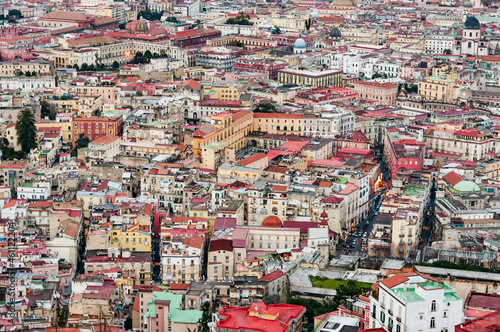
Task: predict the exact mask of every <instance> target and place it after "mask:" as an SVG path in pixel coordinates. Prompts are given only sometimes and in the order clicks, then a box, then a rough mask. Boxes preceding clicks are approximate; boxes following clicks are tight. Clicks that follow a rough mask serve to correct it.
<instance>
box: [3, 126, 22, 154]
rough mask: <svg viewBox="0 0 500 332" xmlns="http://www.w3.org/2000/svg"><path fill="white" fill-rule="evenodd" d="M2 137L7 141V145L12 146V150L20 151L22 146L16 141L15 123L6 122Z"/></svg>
mask: <svg viewBox="0 0 500 332" xmlns="http://www.w3.org/2000/svg"><path fill="white" fill-rule="evenodd" d="M3 137H5V138H6V139H7V140H8V141H9V146H10V147H11V148H14V151H21V150H22V147H21V145H20V144H19V143H18V142H17V130H16V124H15V123H9V124H7V126H6V128H5V132H4V133H3Z"/></svg>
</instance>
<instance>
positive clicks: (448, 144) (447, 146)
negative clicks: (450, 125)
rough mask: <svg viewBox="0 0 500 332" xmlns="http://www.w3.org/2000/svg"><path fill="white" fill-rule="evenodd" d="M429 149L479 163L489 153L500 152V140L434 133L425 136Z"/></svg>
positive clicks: (440, 132)
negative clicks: (499, 141) (499, 143)
mask: <svg viewBox="0 0 500 332" xmlns="http://www.w3.org/2000/svg"><path fill="white" fill-rule="evenodd" d="M424 140H425V142H426V143H427V147H428V148H429V149H432V150H434V151H436V152H441V153H449V154H453V155H460V156H462V157H463V158H465V159H466V160H472V161H479V160H482V159H483V158H485V156H486V154H487V153H488V152H499V151H500V149H499V146H498V140H497V139H496V138H493V137H489V136H485V135H476V136H468V135H467V134H466V132H464V134H463V135H456V134H454V133H453V132H451V133H450V132H446V131H434V132H433V133H432V134H429V135H424ZM497 149H498V150H497Z"/></svg>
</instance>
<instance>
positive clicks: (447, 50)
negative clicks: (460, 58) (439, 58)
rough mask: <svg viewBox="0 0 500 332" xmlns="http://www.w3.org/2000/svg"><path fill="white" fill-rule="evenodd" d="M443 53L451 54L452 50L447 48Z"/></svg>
mask: <svg viewBox="0 0 500 332" xmlns="http://www.w3.org/2000/svg"><path fill="white" fill-rule="evenodd" d="M443 54H451V50H450V49H448V48H447V49H445V50H444V51H443Z"/></svg>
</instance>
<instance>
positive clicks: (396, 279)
mask: <svg viewBox="0 0 500 332" xmlns="http://www.w3.org/2000/svg"><path fill="white" fill-rule="evenodd" d="M408 280H409V279H408V277H406V275H404V274H395V275H393V276H392V277H389V278H387V279H384V280H382V281H381V282H380V283H381V284H382V285H384V286H385V287H387V288H392V287H394V286H397V285H399V284H402V283H403V282H405V281H408Z"/></svg>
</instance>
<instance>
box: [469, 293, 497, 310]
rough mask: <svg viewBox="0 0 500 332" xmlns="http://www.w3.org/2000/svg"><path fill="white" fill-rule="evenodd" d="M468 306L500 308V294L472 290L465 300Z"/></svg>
mask: <svg viewBox="0 0 500 332" xmlns="http://www.w3.org/2000/svg"><path fill="white" fill-rule="evenodd" d="M465 306H466V307H473V308H482V309H490V310H500V295H497V294H486V293H479V292H474V291H473V292H470V293H469V295H468V296H467V300H466V301H465Z"/></svg>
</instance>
